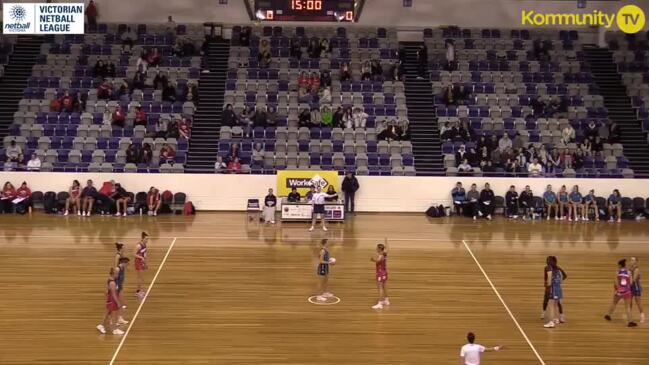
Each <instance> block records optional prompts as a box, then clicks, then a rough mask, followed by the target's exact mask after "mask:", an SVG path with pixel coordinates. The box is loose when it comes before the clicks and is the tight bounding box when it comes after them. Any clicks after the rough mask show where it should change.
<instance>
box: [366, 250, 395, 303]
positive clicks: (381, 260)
mask: <svg viewBox="0 0 649 365" xmlns="http://www.w3.org/2000/svg"><path fill="white" fill-rule="evenodd" d="M370 260H372V262H374V263H375V264H376V287H377V288H378V289H379V301H378V302H377V303H376V305H374V306H372V309H383V306H384V305H390V299H388V292H387V291H386V289H385V282H386V281H388V266H387V265H388V262H387V260H388V253H387V252H386V251H385V245H384V244H382V243H379V244H378V245H376V256H374V257H372V258H371V259H370Z"/></svg>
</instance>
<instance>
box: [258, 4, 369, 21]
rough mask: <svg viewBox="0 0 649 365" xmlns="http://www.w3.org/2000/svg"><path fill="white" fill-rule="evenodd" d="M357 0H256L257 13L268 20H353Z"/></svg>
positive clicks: (259, 16)
mask: <svg viewBox="0 0 649 365" xmlns="http://www.w3.org/2000/svg"><path fill="white" fill-rule="evenodd" d="M355 11H356V1H355V0H255V13H256V14H258V18H260V19H262V20H267V21H294V22H352V21H354V13H355Z"/></svg>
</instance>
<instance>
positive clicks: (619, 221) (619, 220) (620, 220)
mask: <svg viewBox="0 0 649 365" xmlns="http://www.w3.org/2000/svg"><path fill="white" fill-rule="evenodd" d="M617 222H618V223H622V219H621V218H618V219H617ZM631 323H633V322H631Z"/></svg>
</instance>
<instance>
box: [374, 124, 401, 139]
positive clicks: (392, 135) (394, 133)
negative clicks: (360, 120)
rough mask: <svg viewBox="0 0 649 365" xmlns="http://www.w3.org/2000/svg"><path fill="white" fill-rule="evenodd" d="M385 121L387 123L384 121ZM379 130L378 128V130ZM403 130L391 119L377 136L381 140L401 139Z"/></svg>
mask: <svg viewBox="0 0 649 365" xmlns="http://www.w3.org/2000/svg"><path fill="white" fill-rule="evenodd" d="M384 123H387V122H385V121H384ZM377 132H378V130H377ZM401 135H402V132H401V130H400V129H399V127H398V126H397V125H396V122H395V121H393V120H392V121H390V122H389V123H387V126H386V128H385V129H384V130H382V131H381V132H380V133H378V134H377V136H376V137H377V138H378V139H379V140H382V141H383V140H384V141H388V142H391V141H398V140H400V139H401Z"/></svg>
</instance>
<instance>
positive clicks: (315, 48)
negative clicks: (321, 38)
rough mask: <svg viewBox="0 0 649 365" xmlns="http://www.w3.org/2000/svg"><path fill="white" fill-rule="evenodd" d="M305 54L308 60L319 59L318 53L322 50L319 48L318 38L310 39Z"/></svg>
mask: <svg viewBox="0 0 649 365" xmlns="http://www.w3.org/2000/svg"><path fill="white" fill-rule="evenodd" d="M306 52H307V53H308V55H309V57H310V58H320V53H321V52H322V50H321V48H320V42H318V38H315V37H314V38H311V40H310V41H309V46H308V47H307V50H306Z"/></svg>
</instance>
